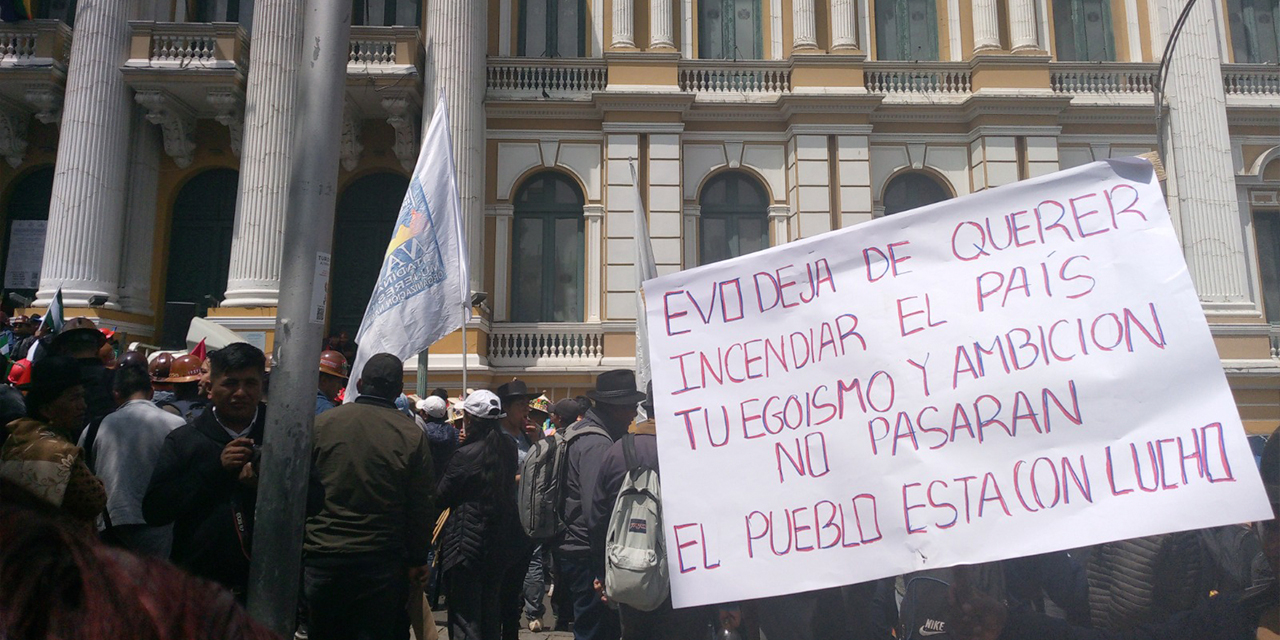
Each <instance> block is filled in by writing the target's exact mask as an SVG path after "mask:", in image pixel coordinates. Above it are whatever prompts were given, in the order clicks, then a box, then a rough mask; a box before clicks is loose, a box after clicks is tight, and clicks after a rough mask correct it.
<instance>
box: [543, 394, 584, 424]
mask: <svg viewBox="0 0 1280 640" xmlns="http://www.w3.org/2000/svg"><path fill="white" fill-rule="evenodd" d="M551 413H553V414H555V415H557V416H559V417H561V418H568V419H570V420H577V419H578V416H581V415H582V414H583V413H584V411H583V409H582V403H580V402H578V401H577V400H574V399H573V398H565V399H564V400H560V401H558V402H556V403H555V404H553V405H551Z"/></svg>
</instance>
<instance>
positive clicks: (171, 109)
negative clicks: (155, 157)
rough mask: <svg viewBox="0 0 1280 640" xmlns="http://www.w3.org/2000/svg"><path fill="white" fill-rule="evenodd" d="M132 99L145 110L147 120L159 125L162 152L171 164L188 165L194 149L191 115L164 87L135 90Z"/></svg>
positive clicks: (193, 122)
mask: <svg viewBox="0 0 1280 640" xmlns="http://www.w3.org/2000/svg"><path fill="white" fill-rule="evenodd" d="M134 99H135V100H137V102H138V104H140V105H142V107H143V108H144V109H146V110H147V121H148V122H150V123H152V124H156V125H159V126H160V130H161V132H163V134H164V152H165V153H166V154H168V156H169V157H170V158H173V162H174V164H176V165H178V166H179V167H180V168H183V169H185V168H187V167H188V166H190V165H191V160H192V158H193V157H194V155H195V150H196V142H195V135H194V134H195V128H196V118H195V115H194V114H192V113H191V111H190V110H188V109H187V108H186V106H184V105H183V104H182V103H181V102H180V101H178V100H177V99H175V98H174V97H173V96H171V95H169V93H168V92H165V91H160V90H145V91H139V92H138V93H137V94H136V95H135V96H134Z"/></svg>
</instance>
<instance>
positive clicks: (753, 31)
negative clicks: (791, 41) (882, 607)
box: [698, 0, 764, 60]
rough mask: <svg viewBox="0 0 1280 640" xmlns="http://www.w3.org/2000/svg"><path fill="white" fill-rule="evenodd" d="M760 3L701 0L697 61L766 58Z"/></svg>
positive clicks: (744, 0) (733, 0)
mask: <svg viewBox="0 0 1280 640" xmlns="http://www.w3.org/2000/svg"><path fill="white" fill-rule="evenodd" d="M763 39H764V38H763V36H762V29H761V24H760V0H698V57H699V58H706V59H713V58H720V59H725V60H759V59H762V58H764V44H763Z"/></svg>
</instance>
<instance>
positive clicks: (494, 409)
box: [462, 389, 507, 418]
mask: <svg viewBox="0 0 1280 640" xmlns="http://www.w3.org/2000/svg"><path fill="white" fill-rule="evenodd" d="M462 410H463V411H466V412H467V413H469V414H471V416H472V417H475V418H505V417H507V414H505V413H503V412H502V401H501V400H498V396H497V394H495V393H494V392H492V391H489V390H488V389H481V390H479V391H473V392H471V395H469V396H467V399H466V401H464V402H463V403H462Z"/></svg>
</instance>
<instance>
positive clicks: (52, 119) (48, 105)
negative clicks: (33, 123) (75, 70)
mask: <svg viewBox="0 0 1280 640" xmlns="http://www.w3.org/2000/svg"><path fill="white" fill-rule="evenodd" d="M23 97H24V98H26V100H27V104H29V105H31V106H33V107H35V110H36V113H35V118H36V120H39V121H40V122H43V123H45V124H55V123H58V122H61V121H62V88H61V87H56V88H55V87H50V86H44V85H37V86H30V87H27V90H26V92H25V94H24V96H23Z"/></svg>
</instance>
